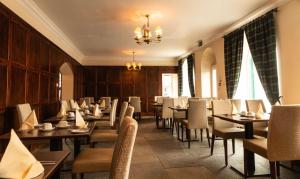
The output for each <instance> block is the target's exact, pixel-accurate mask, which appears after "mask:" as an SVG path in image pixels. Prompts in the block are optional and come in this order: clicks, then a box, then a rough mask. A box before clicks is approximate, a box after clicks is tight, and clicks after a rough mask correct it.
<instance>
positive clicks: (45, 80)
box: [40, 74, 49, 103]
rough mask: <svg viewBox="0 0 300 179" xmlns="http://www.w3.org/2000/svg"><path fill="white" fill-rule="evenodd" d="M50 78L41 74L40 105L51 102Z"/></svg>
mask: <svg viewBox="0 0 300 179" xmlns="http://www.w3.org/2000/svg"><path fill="white" fill-rule="evenodd" d="M48 90H49V76H48V75H45V74H40V103H48V102H49V91H48Z"/></svg>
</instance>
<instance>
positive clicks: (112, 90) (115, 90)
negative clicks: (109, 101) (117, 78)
mask: <svg viewBox="0 0 300 179" xmlns="http://www.w3.org/2000/svg"><path fill="white" fill-rule="evenodd" d="M107 95H108V96H111V97H112V98H119V99H120V98H121V85H120V84H109V85H108V93H107Z"/></svg>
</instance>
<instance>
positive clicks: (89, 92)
mask: <svg viewBox="0 0 300 179" xmlns="http://www.w3.org/2000/svg"><path fill="white" fill-rule="evenodd" d="M96 90H97V84H96V83H85V96H93V97H95V98H96V97H97V91H96Z"/></svg>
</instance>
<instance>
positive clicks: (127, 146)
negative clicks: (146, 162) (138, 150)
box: [109, 117, 138, 179]
mask: <svg viewBox="0 0 300 179" xmlns="http://www.w3.org/2000/svg"><path fill="white" fill-rule="evenodd" d="M137 129H138V124H137V122H136V121H135V120H134V119H133V118H130V117H125V118H124V121H123V123H122V126H121V129H120V134H119V135H118V139H117V141H116V145H115V148H114V152H113V156H112V163H111V168H110V175H109V178H110V179H128V177H129V171H130V164H131V160H132V151H133V147H134V143H135V138H136V134H137Z"/></svg>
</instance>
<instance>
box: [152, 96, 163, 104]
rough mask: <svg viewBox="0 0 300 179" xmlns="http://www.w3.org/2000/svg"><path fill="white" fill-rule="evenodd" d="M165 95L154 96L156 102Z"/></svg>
mask: <svg viewBox="0 0 300 179" xmlns="http://www.w3.org/2000/svg"><path fill="white" fill-rule="evenodd" d="M162 97H163V96H154V102H156V103H158V99H159V98H160V99H161V98H162Z"/></svg>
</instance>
